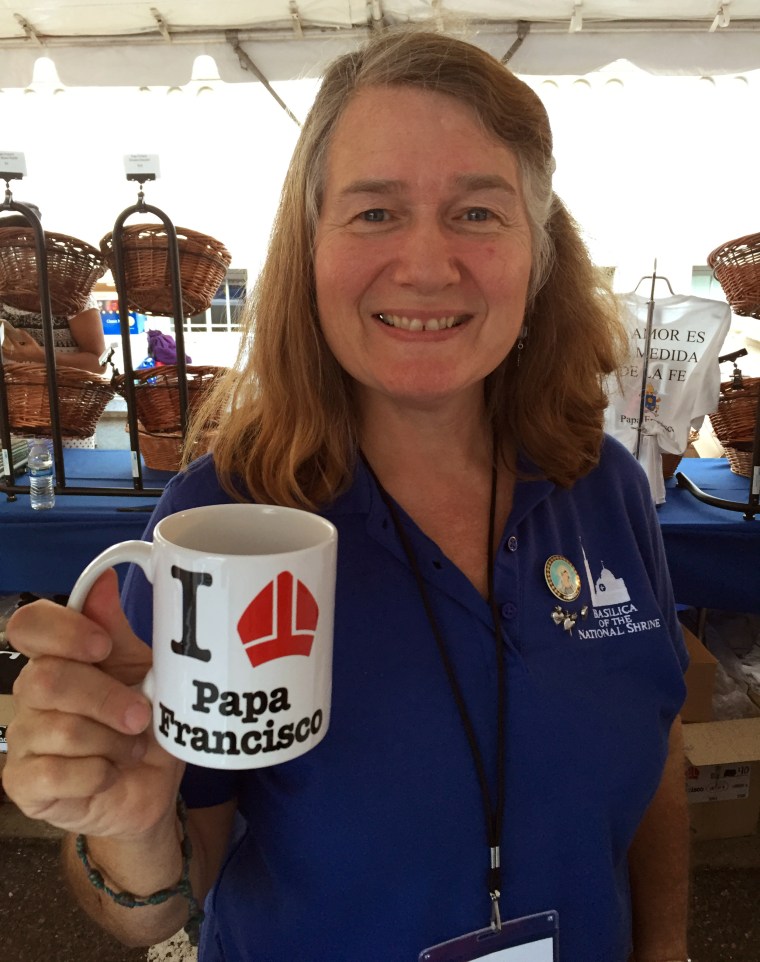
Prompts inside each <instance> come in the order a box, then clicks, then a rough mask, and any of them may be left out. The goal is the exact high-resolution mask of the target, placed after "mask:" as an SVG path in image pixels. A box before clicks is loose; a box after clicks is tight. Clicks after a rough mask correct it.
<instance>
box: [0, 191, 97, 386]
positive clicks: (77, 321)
mask: <svg viewBox="0 0 760 962" xmlns="http://www.w3.org/2000/svg"><path fill="white" fill-rule="evenodd" d="M27 206H28V207H31V208H32V209H33V210H34V211H35V212H36V213H37V215H38V216H39V208H38V207H36V206H35V205H34V204H27ZM28 226H29V223H28V221H27V220H26V218H25V217H22V216H21V215H20V214H10V215H9V216H6V217H0V229H2V228H4V227H28ZM0 321H5V322H6V326H5V330H6V339H5V343H4V345H3V356H4V357H5V359H6V360H8V361H36V362H37V363H40V364H44V362H45V350H44V348H43V343H44V342H43V335H42V328H43V324H42V314H40V313H36V312H34V311H24V310H21V309H20V308H16V307H13V306H11V305H10V304H5V303H3V302H2V301H0ZM53 339H54V346H55V355H56V363H57V364H62V365H66V366H67V367H78V368H81V369H82V370H84V371H91V372H92V373H94V374H102V373H103V371H104V370H105V365H102V364H101V363H100V357H101V355H102V354H103V352H104V351H105V349H106V343H105V339H104V337H103V324H102V322H101V319H100V311H99V310H98V308H97V305H96V304H95V301H94V299H93V298H92V297H90V298H89V300H88V302H87V304H86V305H85V307H84V308H83V309H82V310H81V311H78V312H77V313H76V314H74V315H73V316H71V317H68V316H59V315H56V316H54V317H53Z"/></svg>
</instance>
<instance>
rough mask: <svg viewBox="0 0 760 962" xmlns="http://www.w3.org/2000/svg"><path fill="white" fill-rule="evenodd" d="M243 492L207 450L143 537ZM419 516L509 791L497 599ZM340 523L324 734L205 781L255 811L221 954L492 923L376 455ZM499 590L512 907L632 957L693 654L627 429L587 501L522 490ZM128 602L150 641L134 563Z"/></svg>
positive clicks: (460, 661)
mask: <svg viewBox="0 0 760 962" xmlns="http://www.w3.org/2000/svg"><path fill="white" fill-rule="evenodd" d="M227 500H229V499H228V498H227V496H226V495H225V494H224V492H222V490H221V488H220V487H219V484H218V482H217V479H216V475H215V472H214V466H213V463H212V461H211V460H210V458H208V457H206V458H203V459H201V460H199V461H197V462H195V463H194V464H193V465H192V466H191V467H190V468H189V469H188V470H187V471H186V472H185V473H183V474H181V475H178V476H177V477H176V478H175V479H173V481H172V482H171V483H170V484H169V485H168V487H167V489H166V493H165V494H164V496H163V498H162V500H161V503H160V504H159V506H158V508H157V511H156V514H155V517H154V518H153V519H152V522H151V527H149V529H148V532H147V533H146V536H150V531H151V530H152V525H153V524H155V522H156V521H158V520H159V519H160V518H161V517H163V516H165V515H167V514H170V513H172V512H175V511H178V510H182V509H185V508H190V507H195V506H198V505H202V504H210V503H223V502H225V501H227ZM399 510H400V509H399ZM400 513H401V517H402V522H403V524H404V526H405V528H406V530H407V532H408V535H409V538H410V540H411V543H412V546H413V549H414V552H415V554H416V557H417V559H418V562H419V565H420V567H421V569H422V573H423V577H424V579H425V582H426V585H427V590H428V593H429V596H430V599H431V601H432V604H433V607H434V610H435V613H436V617H437V619H438V622H439V624H440V626H441V628H442V631H443V635H444V637H445V640H446V644H447V647H448V650H449V652H450V655H451V658H452V661H453V663H454V666H455V670H456V675H457V679H458V681H459V684H460V686H461V688H462V691H463V694H464V698H465V700H466V703H467V707H468V710H469V713H470V716H471V718H472V721H473V725H474V728H475V731H476V734H477V738H478V741H479V744H480V746H481V751H482V753H483V758H484V760H485V766H486V769H487V773H488V777H489V779H490V789H491V793H492V797H493V796H494V795H495V790H496V786H495V778H496V759H495V752H496V725H495V716H496V698H497V691H496V684H497V682H496V678H497V674H496V652H495V640H494V632H493V622H492V617H491V612H490V609H489V606H488V604H487V603H486V601H485V600H484V599H483V598H482V597H481V596H480V595H479V594H478V592H477V591H476V589H475V588H474V587H473V585H472V584H471V583H470V582H469V581H468V580H467V578H466V577H465V576H464V575H463V574H462V573H461V571H459V570H458V569H457V568H456V567H455V566H454V565H453V564H452V563H451V562H450V561H449V560H448V559H447V558H446V556H445V555H444V554H443V553H442V552H441V551H440V549H439V548H438V547H437V545H436V544H435V543H433V542H432V541H431V540H430V539H428V538H427V537H426V536H425V535H424V534H423V533H422V532H421V531H420V530H419V529H418V528H417V526H416V525H415V524H414V522H413V521H412V520H411V519H410V518H409V517H408V516H407V515H405V514H404V512H403V511H401V512H400ZM324 515H325V517H327V518H329V519H330V520H331V521H332V522H333V523H334V524H335V525H336V526H337V528H338V532H339V534H338V581H337V597H336V612H335V649H334V681H333V704H332V717H331V722H330V729H329V731H328V733H327V735H326V737H325V738H324V740H323V741H322V742H321V743H320V744H319V745H318V746H317V747H316V748H315V749H313V750H312V751H310V752H308V753H307V754H306V755H304V756H302V757H300V758H298V759H295V760H293V761H290V762H286V763H283V764H280V765H276V766H274V767H271V768H264V769H257V770H254V771H250V772H240V773H222V772H217V771H213V770H209V769H201V768H193V767H188V770H187V772H186V775H185V780H184V783H183V792H184V795H185V798H186V801H187V803H188V805H189V806H190V807H196V806H206V805H213V804H217V803H219V802H222V801H225V800H227V799H229V798H230V797H232V796H233V795H237V796H238V798H239V810H240V813H241V814H242V816H243V818H244V824H245V830H244V831H243V832H242V834H241V836H240V837H239V838H238V839H237V841H236V843H235V844H234V846H233V847H232V848H231V850H230V852H229V854H228V857H227V859H226V861H225V864H224V866H223V868H222V871H221V873H220V876H219V878H218V880H217V882H216V884H215V886H214V888H213V890H212V891H211V893H210V895H209V898H208V900H207V905H206V909H207V919H206V922H205V923H204V926H203V930H202V944H201V951H200V959H201V962H249V960H250V962H254V960H255V962H397V960H398V962H402V960H403V962H414V960H416V959H417V956H418V954H419V952H420V951H421V950H422V949H423V948H425V947H427V946H430V945H433V944H436V943H438V942H442V941H445V940H447V939H450V938H453V937H455V936H458V935H462V934H464V933H465V932H470V931H472V930H474V929H478V928H482V927H484V926H486V925H487V924H488V922H489V918H490V907H489V900H488V894H487V886H486V875H487V869H488V865H489V851H488V843H487V839H486V828H485V819H484V814H483V804H482V798H481V794H480V790H479V786H478V781H477V777H476V774H475V769H474V764H473V760H472V756H471V753H470V750H469V747H468V745H467V741H466V736H465V733H464V730H463V728H462V724H461V721H460V718H459V715H458V713H457V709H456V706H455V703H454V699H453V697H452V694H451V690H450V687H449V682H448V680H447V677H446V674H445V670H444V668H443V664H442V662H441V658H440V655H439V653H438V650H437V647H436V643H435V640H434V637H433V634H432V631H431V628H430V624H429V622H428V619H427V617H426V614H425V610H424V608H423V604H422V601H421V599H420V595H419V591H418V587H417V584H416V582H415V579H414V577H413V575H412V572H411V571H410V568H409V565H408V562H407V558H406V555H405V554H404V551H403V548H402V546H401V545H400V543H399V540H398V537H397V534H396V531H395V529H394V526H393V523H392V521H391V519H390V517H389V514H388V510H387V508H386V506H385V505H384V504H383V501H382V500H381V498H380V495H379V493H378V491H377V489H376V487H375V485H374V483H373V481H372V479H371V478H370V476H369V475H368V473H367V471H366V469H365V468H364V467H363V465H362V464H361V463H360V464H358V465H357V467H356V473H355V477H354V481H353V484H352V487H351V488H350V490H349V491H348V492H347V493H346V494H344V495H343V496H341V497H340V498H338V499H337V500H336V502H335V503H334V504H333V505H332V506H331V507H330V508H329V509H327V510H325V511H324ZM554 555H559V556H562V557H563V558H566V559H567V560H569V561H570V562H571V563H572V565H573V566H574V568H575V569H576V571H577V572H578V574H579V575H580V578H581V592H580V596H579V597H578V598H577V599H576V600H574V601H572V602H561V601H559V600H558V599H557V598H556V597H555V596H554V595H553V594H552V593H551V591H550V590H549V588H548V586H547V582H546V579H545V566H546V562H547V560H548V559H549V558H550V557H551V556H554ZM494 592H495V598H496V602H497V604H498V607H499V611H500V616H501V620H502V625H503V638H504V641H503V643H504V645H505V646H506V656H507V671H506V675H507V681H506V685H507V697H506V712H507V717H506V732H507V756H506V808H505V817H504V831H503V839H502V848H501V852H502V865H503V884H502V898H501V913H502V917H503V918H515V917H519V916H523V915H530V914H533V913H535V912H541V911H544V910H547V909H555V910H557V911H558V913H559V919H560V958H561V959H562V962H627V959H628V957H629V954H630V952H631V908H630V897H629V882H628V863H627V851H628V848H629V845H630V843H631V840H632V838H633V836H634V834H635V832H636V828H637V825H638V823H639V821H640V819H641V817H642V814H643V812H644V810H645V809H646V807H647V805H648V803H649V801H650V800H651V798H652V796H653V794H654V792H655V790H656V788H657V785H658V783H659V779H660V775H661V772H662V767H663V763H664V760H665V757H666V754H667V747H668V731H669V728H670V725H671V722H672V720H673V718H674V716H675V715H676V713H677V712H678V710H679V708H680V706H681V703H682V701H683V698H684V694H685V688H684V683H683V671H684V668H685V666H686V661H687V656H686V653H685V650H684V645H683V639H682V634H681V630H680V627H679V624H678V622H677V620H676V617H675V610H674V605H673V599H672V593H671V588H670V581H669V576H668V572H667V567H666V561H665V556H664V552H663V548H662V542H661V538H660V531H659V526H658V523H657V518H656V515H655V511H654V507H653V505H652V502H651V496H650V494H649V487H648V483H647V481H646V478H645V476H644V474H643V472H642V470H641V469H640V467H639V465H638V464H637V462H636V461H635V460H634V459H633V458H632V456H631V455H630V454H628V452H627V451H625V450H624V449H623V447H622V446H621V445H620V444H618V442H616V441H614V440H612V439H610V438H608V439H607V440H606V441H605V444H604V447H603V452H602V458H601V462H600V464H599V466H598V467H597V468H596V469H595V470H594V471H592V472H591V473H590V474H589V475H587V476H586V477H585V478H583V479H581V480H580V481H578V482H577V483H576V484H575V485H574V486H573V487H572V489H570V490H565V489H561V488H558V487H556V486H555V485H553V484H551V483H549V482H547V481H543V480H523V481H519V482H518V484H517V487H516V490H515V495H514V504H513V508H512V511H511V514H510V516H509V518H508V520H507V524H506V527H505V530H504V532H503V533H502V537H501V541H500V544H499V549H498V552H497V555H496V560H495V571H494ZM125 602H126V607H127V613H128V615H129V617H130V619H131V621H132V623H133V625H134V626H135V629H136V630H137V631H138V634H141V636H142V637H145V638H149V637H150V606H151V601H150V595H149V587H148V586H147V584H146V582H145V580H144V578H143V576H142V574H141V573H140V572H139V571H137V570H133V572H131V573H130V576H129V578H128V580H127V584H126V586H125ZM558 605H559V606H560V608H562V609H565V610H568V611H570V612H571V613H573V612H578V613H579V618H578V621H577V622H576V624H575V626H574V627H573V629H572V631H568V630H566V629H565V628H564V626H563V624H562V622H561V621H560V623H559V624H558V623H557V621H556V618H555V617H554V615H555V608H556V607H557V606H558ZM584 606H585V607H586V608H587V615H586V617H585V619H584V618H582V617H580V611H581V609H582V608H583V607H584Z"/></svg>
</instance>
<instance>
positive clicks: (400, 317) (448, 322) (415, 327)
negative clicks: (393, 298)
mask: <svg viewBox="0 0 760 962" xmlns="http://www.w3.org/2000/svg"><path fill="white" fill-rule="evenodd" d="M374 316H375V317H376V318H377V319H378V320H379V321H380V322H381V323H383V324H385V326H386V327H395V328H396V329H397V330H401V331H413V332H419V331H445V330H448V329H449V328H452V327H459V326H460V325H461V324H464V322H465V321H466V320H468V319H469V318H470V317H471V315H470V314H445V315H441V316H440V317H427V318H424V319H423V318H420V317H415V316H414V315H406V314H389V313H380V314H375V315H374Z"/></svg>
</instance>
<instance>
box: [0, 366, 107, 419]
mask: <svg viewBox="0 0 760 962" xmlns="http://www.w3.org/2000/svg"><path fill="white" fill-rule="evenodd" d="M4 372H5V387H6V391H7V397H8V416H9V419H10V427H11V430H12V431H13V432H14V433H15V434H21V435H25V436H27V437H37V436H40V435H42V436H48V437H49V436H50V435H51V433H52V426H51V423H50V402H49V400H48V380H47V369H46V368H45V365H44V364H29V363H23V364H21V363H16V362H11V361H9V362H8V363H7V364H5V366H4ZM56 383H57V385H58V418H59V422H60V427H61V435H62V436H63V437H65V438H89V437H92V435H93V434H94V433H95V427H96V425H97V423H98V421H99V420H100V417H101V415H102V414H103V411H104V409H105V406H106V404H108V402H109V401H110V400H111V398H112V397H113V396H114V393H115V392H114V390H113V388H112V387H111V385H110V383H109V382H108V381H107V380H105V379H104V378H102V377H99V376H98V375H97V374H92V373H91V372H89V371H83V370H81V369H80V368H77V367H58V368H57V369H56Z"/></svg>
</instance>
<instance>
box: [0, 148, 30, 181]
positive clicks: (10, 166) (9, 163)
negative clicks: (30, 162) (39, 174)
mask: <svg viewBox="0 0 760 962" xmlns="http://www.w3.org/2000/svg"><path fill="white" fill-rule="evenodd" d="M0 174H14V175H15V177H25V176H26V158H25V157H24V155H23V154H22V153H21V151H15V150H0Z"/></svg>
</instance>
